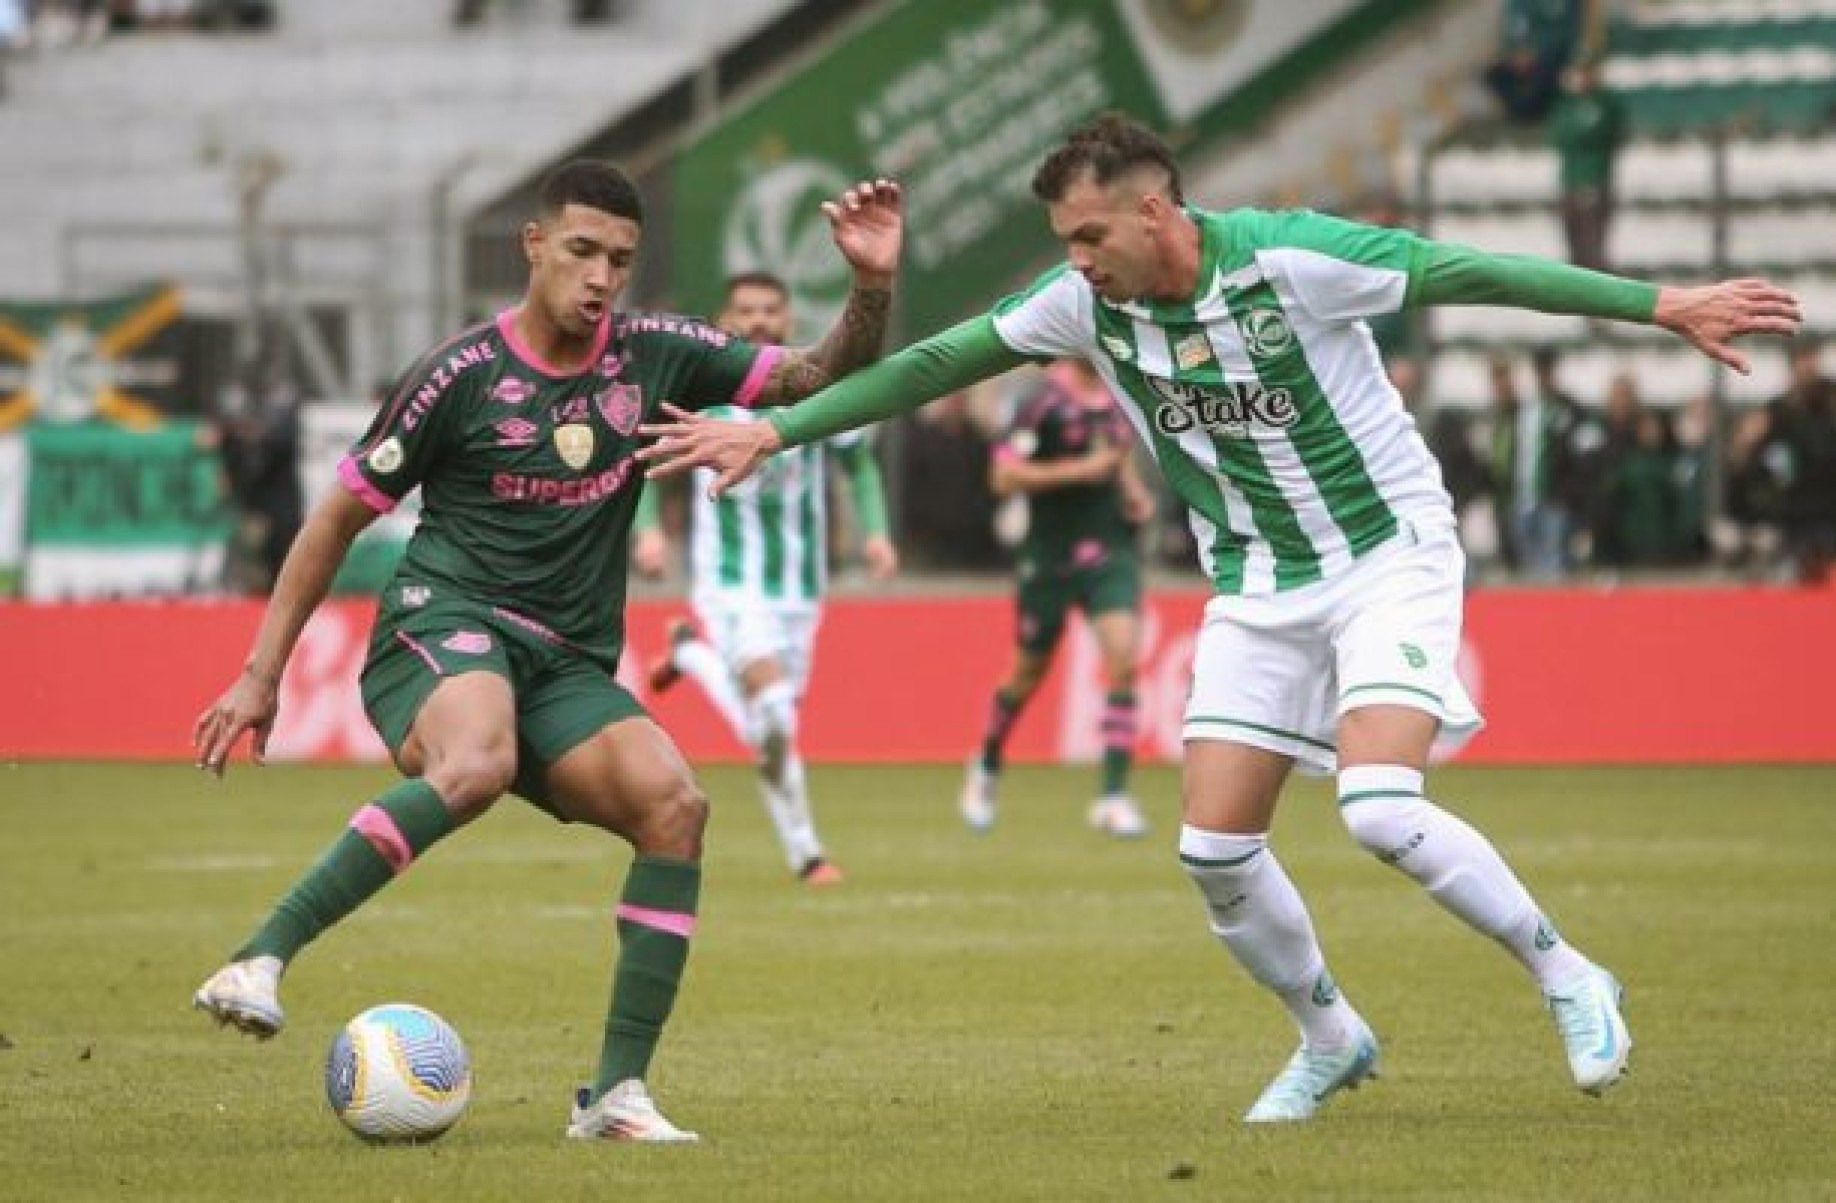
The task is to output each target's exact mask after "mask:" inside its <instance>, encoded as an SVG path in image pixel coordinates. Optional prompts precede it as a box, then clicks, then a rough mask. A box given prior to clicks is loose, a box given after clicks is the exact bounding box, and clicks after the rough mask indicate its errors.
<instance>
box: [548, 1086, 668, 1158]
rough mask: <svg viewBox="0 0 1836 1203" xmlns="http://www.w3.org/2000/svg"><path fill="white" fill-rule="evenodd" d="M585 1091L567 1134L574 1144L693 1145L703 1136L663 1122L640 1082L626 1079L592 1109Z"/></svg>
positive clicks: (582, 1093) (575, 1103)
mask: <svg viewBox="0 0 1836 1203" xmlns="http://www.w3.org/2000/svg"><path fill="white" fill-rule="evenodd" d="M591 1093H592V1092H591V1091H588V1090H587V1089H585V1088H584V1087H583V1088H582V1089H581V1090H580V1092H579V1093H578V1094H577V1095H576V1096H575V1102H574V1113H573V1116H572V1118H571V1119H569V1121H568V1125H567V1134H568V1136H570V1137H571V1138H573V1139H574V1140H628V1141H636V1142H641V1143H646V1144H693V1143H695V1142H696V1141H698V1140H700V1139H701V1137H700V1135H699V1134H697V1133H694V1132H686V1131H684V1130H683V1129H681V1128H678V1127H676V1125H674V1124H672V1123H670V1122H669V1121H668V1120H667V1119H665V1118H663V1113H662V1112H661V1111H658V1110H657V1105H656V1103H655V1102H653V1101H651V1098H650V1092H649V1091H648V1090H646V1089H644V1083H643V1082H642V1081H640V1080H638V1079H637V1078H626V1079H625V1080H624V1081H623V1082H620V1083H619V1084H618V1085H616V1086H614V1087H613V1088H612V1089H610V1090H608V1091H606V1092H605V1093H604V1094H602V1095H600V1096H599V1101H598V1102H596V1103H593V1104H591V1105H588V1103H587V1099H588V1098H589V1097H590V1095H591Z"/></svg>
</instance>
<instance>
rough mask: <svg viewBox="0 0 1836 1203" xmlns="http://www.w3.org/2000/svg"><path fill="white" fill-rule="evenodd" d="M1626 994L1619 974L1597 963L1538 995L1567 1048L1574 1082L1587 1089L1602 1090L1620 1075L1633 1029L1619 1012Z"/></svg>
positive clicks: (1590, 1091)
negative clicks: (1552, 1018)
mask: <svg viewBox="0 0 1836 1203" xmlns="http://www.w3.org/2000/svg"><path fill="white" fill-rule="evenodd" d="M1625 997H1626V992H1625V991H1624V990H1623V989H1621V988H1620V985H1619V979H1618V978H1616V977H1614V976H1613V975H1612V974H1610V973H1608V972H1607V971H1606V970H1604V969H1602V968H1601V967H1600V966H1598V965H1595V966H1593V967H1591V968H1590V969H1589V970H1588V971H1587V972H1586V973H1584V974H1582V975H1581V976H1580V977H1578V978H1576V979H1575V980H1574V981H1572V982H1568V983H1565V984H1563V985H1561V986H1558V987H1556V988H1555V989H1553V990H1549V991H1547V992H1545V993H1544V995H1543V1001H1544V1002H1546V1003H1547V1004H1548V1006H1549V1013H1550V1014H1552V1015H1554V1016H1555V1024H1556V1031H1558V1032H1560V1033H1561V1035H1562V1044H1563V1046H1564V1047H1565V1048H1566V1049H1567V1050H1568V1068H1569V1071H1570V1072H1571V1073H1573V1074H1574V1075H1575V1085H1577V1086H1579V1087H1580V1088H1581V1089H1582V1090H1584V1091H1586V1092H1587V1093H1588V1094H1591V1095H1600V1094H1604V1093H1605V1092H1606V1090H1607V1088H1608V1087H1610V1086H1612V1085H1613V1084H1614V1083H1615V1082H1617V1081H1619V1079H1621V1078H1623V1077H1625V1074H1626V1061H1627V1059H1628V1058H1629V1057H1630V1056H1631V1055H1632V1033H1631V1032H1629V1031H1627V1030H1626V1021H1625V1019H1624V1018H1623V1017H1622V1016H1621V1015H1620V1013H1619V1008H1620V1006H1621V1005H1622V1004H1623V1003H1624V1001H1625Z"/></svg>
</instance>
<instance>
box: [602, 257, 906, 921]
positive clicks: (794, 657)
mask: <svg viewBox="0 0 1836 1203" xmlns="http://www.w3.org/2000/svg"><path fill="white" fill-rule="evenodd" d="M793 320H794V318H793V315H792V313H791V305H790V292H789V290H788V289H786V288H785V286H784V282H783V281H782V280H780V279H778V278H777V277H776V276H773V275H771V274H769V273H766V272H750V273H742V274H740V275H736V276H733V277H732V278H730V279H729V280H728V281H727V291H726V300H725V302H724V304H723V305H722V308H721V312H720V318H719V321H720V325H721V327H722V328H723V329H725V330H727V331H728V332H730V333H733V334H738V335H740V336H741V337H743V338H746V339H748V340H750V341H752V342H755V343H758V344H760V345H761V346H775V345H780V344H782V343H783V342H784V341H785V340H786V339H787V338H788V337H789V336H790V334H791V327H792V324H793ZM715 412H718V413H719V414H720V416H722V417H727V418H734V419H737V420H745V419H746V418H747V417H748V416H749V415H748V411H747V410H746V409H744V408H743V407H739V406H717V407H715ZM825 448H826V449H827V450H829V451H833V452H834V454H835V459H836V461H837V463H839V464H840V465H841V468H842V470H843V471H844V473H845V474H846V475H847V477H848V482H849V486H850V489H851V491H852V497H853V502H854V512H855V516H856V520H857V521H858V523H859V524H860V528H861V530H862V532H863V535H864V538H863V539H862V542H861V557H862V559H863V560H865V561H866V563H867V570H868V571H869V572H870V573H871V574H872V575H873V577H874V578H875V579H876V580H884V579H885V578H887V577H890V576H891V575H892V574H893V573H894V572H896V571H897V570H898V567H899V557H898V553H897V552H896V551H895V550H894V547H893V544H892V540H891V539H889V538H888V537H887V533H886V497H885V491H884V489H883V487H882V485H881V481H880V470H879V467H878V465H877V464H876V463H875V462H874V458H873V449H872V448H871V447H870V446H868V443H867V440H866V437H865V435H864V434H863V433H862V432H859V431H850V432H849V433H847V434H843V435H839V436H837V437H836V438H833V439H830V440H829V441H828V442H827V443H826V444H812V445H810V446H808V447H800V448H798V449H797V451H796V452H795V453H794V454H791V455H786V456H783V457H781V458H779V459H778V460H776V461H774V462H773V463H772V465H771V470H769V471H766V472H761V473H760V474H759V475H758V476H757V477H756V478H754V479H753V480H750V481H748V482H747V483H746V484H745V485H743V486H742V487H740V488H738V489H734V490H732V491H731V492H729V493H727V494H726V495H725V496H723V497H721V498H719V499H718V500H715V499H711V498H710V497H709V496H708V486H709V485H711V484H712V483H713V480H712V477H711V476H707V475H705V474H702V475H698V476H697V478H696V480H695V481H694V482H693V485H694V487H693V489H692V494H693V505H694V514H693V518H692V520H691V533H690V561H689V562H690V574H691V577H692V581H691V594H690V595H691V600H692V602H693V604H694V607H695V612H696V614H697V615H698V616H699V618H700V619H701V630H702V632H703V633H704V634H705V639H704V638H702V637H700V636H698V635H697V634H696V632H695V628H694V626H693V625H692V624H690V623H688V622H687V621H678V622H676V623H674V624H672V626H671V628H670V638H669V646H668V650H667V651H666V652H665V654H664V658H663V659H662V660H661V661H659V662H658V664H657V666H656V668H655V670H654V671H653V672H652V674H651V678H650V685H651V688H652V689H653V690H657V691H659V692H660V691H662V690H666V689H668V688H670V687H671V686H672V685H674V684H675V683H676V682H677V681H678V680H680V679H681V678H682V677H683V676H688V677H691V678H693V679H694V680H695V682H696V683H697V684H698V685H700V686H701V688H702V689H703V691H705V692H706V694H707V696H708V700H709V701H711V702H712V703H713V704H714V708H715V709H716V710H717V711H719V712H720V715H721V717H722V718H723V719H725V720H726V722H727V725H728V726H729V727H731V728H732V729H733V733H734V734H735V735H736V736H738V737H739V739H740V740H741V742H743V743H745V744H746V745H747V746H748V747H749V748H751V749H753V751H754V752H755V753H756V754H757V755H758V760H759V791H760V793H761V794H762V795H763V796H764V799H765V810H766V813H767V814H769V815H770V816H771V823H772V826H773V827H774V828H776V829H777V832H778V840H779V842H780V843H781V844H782V845H783V846H784V855H785V859H786V860H787V861H788V862H789V864H790V869H791V872H793V873H795V874H796V875H797V877H798V878H799V880H801V881H803V882H805V883H807V884H809V885H836V884H839V883H840V882H841V880H842V872H841V870H840V868H838V867H837V866H836V865H835V864H834V863H833V862H831V861H830V860H829V859H828V858H827V855H826V854H825V852H824V849H823V846H822V840H821V838H820V837H819V836H818V835H817V834H816V821H815V818H814V815H813V813H812V811H811V807H810V797H809V781H808V774H807V773H806V772H805V770H804V764H803V757H802V756H801V755H799V754H798V751H797V711H798V706H799V704H800V702H801V701H802V698H803V693H804V690H805V689H806V688H807V687H808V685H809V679H810V667H811V657H812V655H813V653H814V650H815V644H816V630H817V627H818V626H819V625H820V624H821V621H822V593H823V587H824V585H825V584H826V581H827V577H828V530H829V527H828V522H827V509H828V505H827V500H828V496H827V495H828V472H827V461H826V457H825V455H824V451H825ZM659 518H660V515H659V510H658V505H657V501H656V492H655V491H654V490H653V491H650V492H647V493H646V494H645V497H644V500H643V502H641V503H640V505H639V507H638V518H637V527H636V529H637V541H636V543H635V545H634V546H633V549H632V559H633V562H634V564H635V565H636V567H637V569H638V571H640V572H642V573H644V574H645V575H647V576H653V577H656V576H661V575H662V574H663V572H664V570H665V567H666V564H667V561H668V556H669V544H668V539H667V536H666V535H665V534H664V532H663V529H662V526H661V524H660V521H659Z"/></svg>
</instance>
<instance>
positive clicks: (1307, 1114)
mask: <svg viewBox="0 0 1836 1203" xmlns="http://www.w3.org/2000/svg"><path fill="white" fill-rule="evenodd" d="M1376 1076H1377V1037H1375V1036H1373V1035H1372V1034H1371V1030H1370V1029H1369V1028H1364V1029H1363V1030H1362V1031H1360V1032H1359V1033H1358V1034H1357V1036H1356V1037H1354V1038H1353V1039H1352V1041H1351V1042H1350V1043H1349V1044H1347V1045H1345V1046H1344V1047H1343V1048H1336V1049H1314V1048H1310V1047H1308V1046H1307V1045H1305V1044H1303V1045H1301V1046H1300V1048H1299V1050H1298V1051H1296V1052H1295V1054H1294V1056H1293V1057H1291V1058H1289V1059H1288V1063H1287V1065H1285V1066H1283V1067H1282V1071H1281V1072H1280V1073H1278V1074H1276V1075H1275V1080H1274V1081H1272V1082H1270V1083H1269V1084H1268V1086H1266V1087H1265V1088H1264V1089H1263V1091H1262V1096H1261V1097H1260V1098H1258V1099H1257V1100H1256V1103H1255V1106H1253V1107H1251V1108H1250V1109H1249V1111H1247V1112H1246V1113H1245V1114H1244V1116H1243V1122H1244V1123H1246V1124H1292V1123H1299V1122H1301V1121H1303V1120H1309V1119H1312V1118H1313V1115H1314V1113H1315V1112H1316V1111H1318V1110H1319V1109H1320V1107H1321V1105H1322V1104H1324V1103H1325V1102H1326V1100H1327V1099H1329V1098H1331V1097H1332V1096H1333V1095H1335V1094H1337V1093H1338V1092H1339V1091H1341V1090H1356V1089H1357V1088H1358V1083H1360V1082H1362V1081H1364V1080H1365V1079H1366V1078H1374V1077H1376Z"/></svg>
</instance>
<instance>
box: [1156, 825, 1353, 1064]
mask: <svg viewBox="0 0 1836 1203" xmlns="http://www.w3.org/2000/svg"><path fill="white" fill-rule="evenodd" d="M1179 861H1180V864H1181V865H1183V866H1185V870H1186V873H1187V875H1188V876H1189V877H1191V878H1192V881H1193V884H1195V885H1196V886H1198V888H1199V893H1200V894H1202V895H1203V896H1204V899H1205V912H1206V915H1207V917H1208V918H1209V919H1210V921H1211V930H1212V932H1213V933H1214V934H1215V935H1216V936H1217V937H1218V939H1219V940H1220V941H1222V942H1223V944H1224V947H1225V948H1226V949H1227V950H1228V951H1229V952H1230V955H1231V956H1232V957H1234V958H1236V961H1237V964H1239V965H1241V966H1243V968H1244V970H1245V971H1246V972H1248V973H1249V975H1250V976H1251V977H1253V978H1255V979H1256V980H1257V981H1258V982H1260V983H1262V984H1263V985H1264V986H1266V987H1268V988H1269V989H1270V990H1272V991H1273V992H1274V993H1275V995H1276V997H1278V998H1280V999H1281V1002H1282V1005H1283V1006H1285V1007H1287V1008H1288V1013H1289V1014H1290V1015H1292V1016H1294V1022H1295V1023H1296V1024H1297V1025H1298V1026H1299V1027H1300V1031H1301V1040H1302V1041H1303V1042H1304V1043H1306V1044H1308V1045H1311V1046H1313V1047H1315V1048H1342V1047H1344V1046H1345V1045H1346V1044H1349V1043H1350V1042H1351V1041H1352V1040H1353V1039H1355V1038H1356V1036H1357V1034H1358V1033H1359V1032H1360V1031H1361V1030H1362V1029H1363V1027H1364V1021H1363V1020H1362V1019H1361V1018H1359V1016H1358V1013H1357V1012H1356V1011H1355V1010H1353V1009H1352V1006H1351V1004H1350V1003H1348V1002H1346V1001H1345V996H1344V995H1343V994H1341V993H1340V992H1339V990H1338V988H1337V986H1335V985H1334V984H1333V980H1332V975H1331V974H1330V973H1328V972H1327V971H1326V957H1325V954H1323V953H1322V952H1321V951H1320V945H1319V941H1318V940H1317V939H1316V938H1315V937H1314V934H1313V921H1312V920H1311V919H1310V918H1308V916H1307V906H1306V904H1305V903H1304V902H1302V901H1301V896H1300V891H1298V890H1296V889H1295V888H1294V882H1293V881H1292V880H1290V879H1289V877H1288V874H1287V872H1286V871H1285V870H1284V869H1283V868H1282V867H1281V863H1280V862H1279V861H1277V860H1276V859H1275V854H1274V853H1273V852H1271V851H1269V837H1268V836H1267V835H1232V834H1229V833H1226V832H1218V831H1204V830H1202V829H1200V828H1197V827H1191V826H1185V827H1181V828H1180V830H1179Z"/></svg>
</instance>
